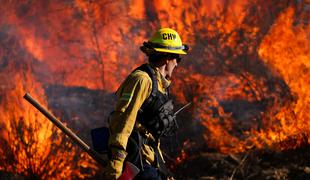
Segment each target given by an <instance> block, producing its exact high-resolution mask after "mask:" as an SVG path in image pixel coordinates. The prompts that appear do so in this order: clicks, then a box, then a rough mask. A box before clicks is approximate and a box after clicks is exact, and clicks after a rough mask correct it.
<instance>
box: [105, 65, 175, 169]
mask: <svg viewBox="0 0 310 180" xmlns="http://www.w3.org/2000/svg"><path fill="white" fill-rule="evenodd" d="M151 67H152V69H153V70H154V71H155V73H156V76H157V81H158V90H159V91H160V92H162V93H167V92H166V88H167V87H168V86H169V85H170V81H169V80H167V79H166V78H165V77H163V76H162V75H161V73H160V72H159V71H158V69H157V68H155V67H153V66H152V65H151ZM151 91H152V80H151V78H150V77H149V75H148V74H147V73H146V72H144V71H140V70H137V71H135V72H133V73H131V74H130V75H129V76H128V77H127V78H126V80H125V81H124V82H123V84H122V85H121V86H120V87H119V88H118V90H117V92H116V95H117V97H118V100H117V103H116V107H115V112H114V113H113V114H112V116H111V119H110V124H109V128H110V133H111V135H110V138H109V147H111V148H112V149H114V151H115V149H119V150H120V151H125V150H126V146H127V142H128V138H129V136H130V134H131V132H132V130H133V129H134V127H136V128H137V129H138V130H139V132H140V134H141V133H143V134H141V135H143V136H144V137H147V138H153V136H152V135H151V134H150V133H148V132H147V131H146V130H145V129H144V128H143V127H142V126H141V124H139V123H138V122H137V121H136V117H137V113H138V110H139V109H140V107H141V106H142V104H143V102H144V101H145V100H146V99H147V98H148V97H149V95H150V94H151ZM153 139H154V138H153ZM158 150H159V153H160V155H161V156H162V154H161V151H160V149H159V145H158ZM112 152H113V150H112ZM141 152H142V158H143V159H144V160H145V161H146V162H147V163H149V164H151V165H154V162H155V152H154V149H153V148H152V147H151V146H148V145H146V144H142V149H141Z"/></svg>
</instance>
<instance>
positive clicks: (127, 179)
mask: <svg viewBox="0 0 310 180" xmlns="http://www.w3.org/2000/svg"><path fill="white" fill-rule="evenodd" d="M24 99H26V100H27V101H28V102H29V103H30V104H32V105H33V106H34V107H35V108H37V109H38V110H39V111H40V112H41V113H42V114H43V115H44V116H45V117H47V119H49V120H50V121H51V122H52V123H53V124H55V125H56V126H57V127H58V128H59V129H60V130H61V131H62V132H63V133H65V134H66V135H67V136H69V138H70V139H71V140H73V142H75V143H76V144H77V145H78V146H80V147H81V148H82V149H83V150H84V151H86V152H87V153H88V154H89V155H90V156H91V157H92V158H93V159H94V160H96V161H97V162H98V163H99V164H101V165H102V166H106V165H108V162H107V161H105V160H104V159H103V158H101V156H100V154H99V153H97V152H96V151H94V150H93V149H91V148H90V147H89V146H88V145H87V144H86V143H85V142H84V141H83V140H82V139H80V138H79V137H78V136H77V135H76V134H75V133H74V132H72V131H71V130H70V129H69V128H67V127H66V126H65V125H64V124H63V123H62V122H61V121H59V120H58V119H57V118H56V117H55V116H53V115H52V114H51V113H50V112H49V111H47V110H46V109H45V108H44V107H43V106H42V105H41V104H40V103H38V102H37V101H36V100H35V99H33V98H32V97H31V96H30V94H29V93H26V94H25V95H24ZM139 171H140V170H139V169H138V168H137V167H136V166H135V165H133V164H132V163H130V162H126V163H125V168H124V171H123V173H122V175H121V177H119V179H118V180H132V179H133V178H134V177H135V176H136V175H137V174H138V173H139Z"/></svg>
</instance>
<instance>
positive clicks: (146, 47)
mask: <svg viewBox="0 0 310 180" xmlns="http://www.w3.org/2000/svg"><path fill="white" fill-rule="evenodd" d="M140 49H141V50H142V51H143V52H144V53H146V54H147V55H150V54H154V53H173V54H187V51H188V49H189V48H188V46H187V45H185V44H182V40H181V38H180V36H179V34H178V33H177V32H176V31H175V30H173V29H170V28H161V29H159V30H158V31H157V32H155V33H154V34H153V36H152V37H151V38H150V39H149V41H148V42H144V43H143V46H141V47H140Z"/></svg>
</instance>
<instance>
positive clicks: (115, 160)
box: [103, 148, 127, 180]
mask: <svg viewBox="0 0 310 180" xmlns="http://www.w3.org/2000/svg"><path fill="white" fill-rule="evenodd" d="M111 151H112V158H111V159H110V161H109V163H108V165H107V166H106V167H105V168H104V172H103V173H104V176H105V178H106V179H111V180H112V179H115V180H116V179H118V178H119V177H120V176H121V175H122V171H123V164H124V160H125V158H126V156H127V153H126V151H123V150H119V149H116V148H113V149H111Z"/></svg>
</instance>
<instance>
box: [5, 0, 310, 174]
mask: <svg viewBox="0 0 310 180" xmlns="http://www.w3.org/2000/svg"><path fill="white" fill-rule="evenodd" d="M308 7H309V2H308V1H294V2H292V1H290V0H284V1H266V2H265V1H264V2H263V1H241V0H237V1H224V0H220V1H211V0H210V1H203V2H202V1H199V0H192V1H185V0H184V1H130V2H127V1H105V0H101V1H91V0H89V1H84V0H72V1H63V2H62V1H61V2H60V1H59V2H57V3H47V2H45V1H36V2H28V1H27V2H21V1H16V2H14V1H5V2H3V3H2V4H1V6H0V16H1V18H0V68H1V69H0V77H1V78H0V103H1V107H0V112H1V114H2V120H1V122H2V123H1V124H2V125H1V129H0V133H1V134H2V139H1V146H0V155H1V157H2V158H4V159H3V161H1V163H0V167H1V170H6V171H10V172H14V173H22V174H23V173H24V174H25V175H31V174H27V172H31V173H33V174H43V175H42V178H44V179H45V178H49V177H57V178H68V177H72V178H83V177H88V176H91V175H92V174H94V172H95V171H96V170H97V169H96V168H97V167H95V166H94V165H92V163H91V162H92V161H91V160H90V159H89V158H88V156H86V154H83V153H82V154H81V156H83V158H77V155H78V154H79V153H80V152H79V150H77V149H76V148H75V146H72V145H71V144H70V143H68V142H67V141H65V140H64V139H63V138H61V135H60V132H58V131H56V130H55V129H54V128H53V126H52V125H51V124H49V123H46V121H47V120H46V119H44V118H43V117H42V116H41V115H40V114H38V113H37V112H36V111H35V110H34V109H33V108H32V107H30V106H29V105H27V103H26V104H25V103H24V101H23V100H22V99H21V97H22V95H23V94H24V93H25V92H26V91H30V92H31V94H32V95H35V96H36V97H37V98H38V99H39V100H40V102H42V103H44V105H46V106H47V105H48V100H49V99H48V97H47V95H46V94H45V87H48V86H53V85H60V86H62V87H66V88H68V87H81V88H84V89H86V90H91V91H105V92H107V93H113V92H114V91H115V90H116V89H117V87H118V86H119V84H120V83H121V82H122V80H123V79H124V78H125V77H126V75H127V74H128V73H130V71H132V69H134V68H135V67H137V66H138V65H139V64H141V63H142V62H144V61H145V57H144V56H143V55H142V53H141V52H140V51H139V46H140V45H141V44H142V43H143V41H145V40H146V39H147V38H148V37H150V36H151V33H152V32H153V31H154V30H155V29H157V28H158V27H171V28H174V29H176V30H177V31H178V32H179V34H180V35H181V37H182V40H183V41H184V42H186V43H188V44H189V45H190V47H191V51H190V53H189V55H188V56H185V57H184V58H183V59H184V60H183V62H182V64H180V66H179V67H178V68H177V70H176V72H175V76H176V77H175V79H174V80H173V87H172V93H173V95H174V96H175V98H176V101H177V103H178V104H184V103H186V102H190V101H191V102H193V103H192V106H191V110H190V113H189V114H187V116H188V117H186V123H187V124H188V125H190V127H191V128H193V129H194V130H196V129H195V128H197V129H199V130H201V129H202V132H201V131H197V132H192V133H191V134H195V136H197V137H198V138H197V137H193V138H192V139H190V140H186V142H188V144H192V143H193V142H192V141H195V138H197V139H204V142H203V144H204V145H205V146H207V147H208V148H214V149H216V150H218V151H220V152H222V153H239V152H244V151H247V150H248V149H250V148H253V147H256V148H259V149H264V148H267V149H272V150H287V149H293V148H298V147H301V146H303V145H304V144H310V135H309V133H310V129H309V127H310V124H309V121H308V119H309V104H310V103H309V99H310V98H309V86H310V85H309V84H310V83H309V78H307V77H309V66H310V61H309V59H310V55H309V52H310V51H309V31H310V26H309V23H308V21H309V17H308V15H307V12H308V11H307V8H308ZM303 8H304V9H303ZM98 101H101V100H98ZM102 102H103V101H102ZM102 111H104V110H102ZM91 113H92V112H89V113H87V114H91ZM180 121H181V122H184V121H185V120H183V119H181V120H180ZM82 123H83V122H82ZM186 123H185V124H186ZM181 124H182V123H181ZM187 124H186V125H187ZM21 128H22V129H23V131H21ZM184 129H185V128H183V129H182V127H181V130H183V131H182V132H184V133H187V132H189V131H190V130H189V129H186V130H184ZM194 130H193V131H194ZM20 132H22V133H20ZM17 135H18V136H17ZM189 141H190V142H189ZM199 143H201V141H200V142H199ZM189 148H190V147H187V148H186V149H183V150H180V155H179V156H178V157H176V158H177V161H178V162H179V163H180V162H183V161H185V160H186V158H188V156H189V155H188V152H187V149H189ZM1 160H2V159H1ZM66 163H69V164H66ZM53 164H58V166H53ZM30 167H31V171H28V170H29V169H30ZM81 167H82V168H85V169H87V170H89V169H91V170H90V173H85V174H83V173H82V172H79V170H80V168H81ZM43 172H44V173H43Z"/></svg>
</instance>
